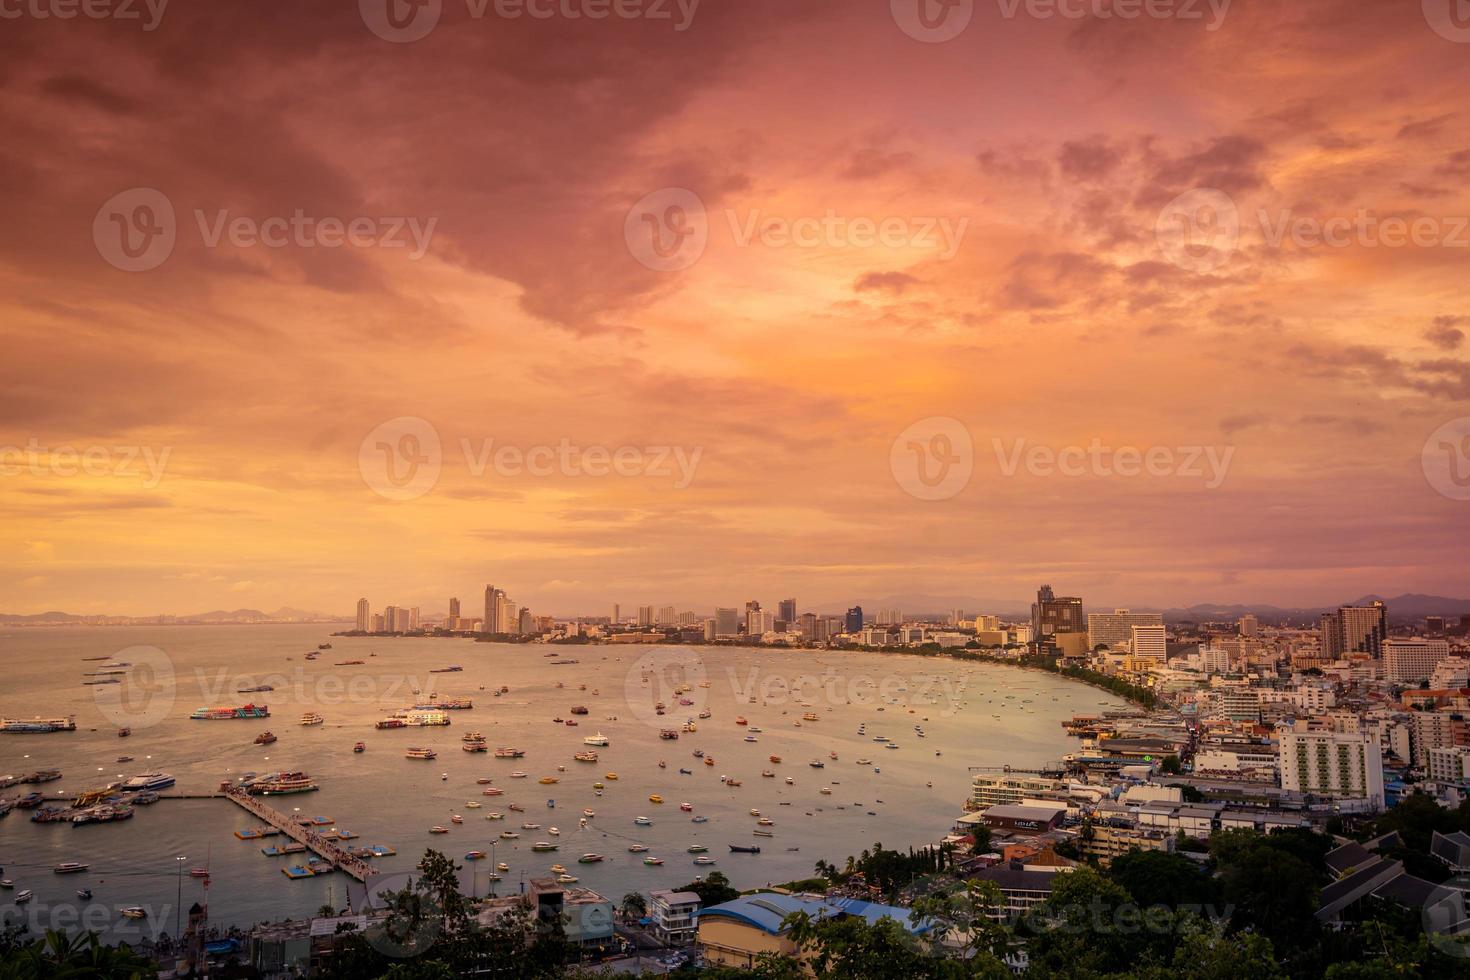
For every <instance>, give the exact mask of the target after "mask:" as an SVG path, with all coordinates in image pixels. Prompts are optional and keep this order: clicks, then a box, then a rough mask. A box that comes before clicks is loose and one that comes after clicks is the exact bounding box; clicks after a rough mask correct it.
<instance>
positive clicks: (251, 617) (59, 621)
mask: <svg viewBox="0 0 1470 980" xmlns="http://www.w3.org/2000/svg"><path fill="white" fill-rule="evenodd" d="M348 619H350V617H347V616H334V615H330V614H328V613H319V612H309V611H307V610H304V609H291V608H281V609H277V610H276V611H275V612H270V613H267V612H261V611H260V610H259V609H235V610H224V609H215V610H213V611H211V612H203V613H195V614H193V615H190V616H167V615H163V616H116V615H110V614H98V615H90V616H79V615H76V614H75V613H67V612H44V613H31V614H29V615H18V614H14V613H0V625H6V626H64V625H66V624H68V623H93V624H96V623H115V624H123V625H126V624H129V623H138V624H147V623H160V622H162V623H283V622H303V621H305V622H345V621H347V620H348Z"/></svg>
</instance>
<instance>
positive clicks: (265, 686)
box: [235, 684, 275, 694]
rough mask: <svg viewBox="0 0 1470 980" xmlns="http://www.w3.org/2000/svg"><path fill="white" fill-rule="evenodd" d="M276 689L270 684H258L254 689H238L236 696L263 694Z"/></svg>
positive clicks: (236, 689)
mask: <svg viewBox="0 0 1470 980" xmlns="http://www.w3.org/2000/svg"><path fill="white" fill-rule="evenodd" d="M274 690H275V688H274V687H272V686H271V685H269V684H257V685H255V686H254V687H237V688H235V693H236V694H261V693H263V692H265V691H274Z"/></svg>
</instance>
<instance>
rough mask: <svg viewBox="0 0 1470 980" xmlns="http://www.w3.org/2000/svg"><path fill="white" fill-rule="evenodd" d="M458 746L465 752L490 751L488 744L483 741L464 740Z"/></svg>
mask: <svg viewBox="0 0 1470 980" xmlns="http://www.w3.org/2000/svg"><path fill="white" fill-rule="evenodd" d="M460 748H462V749H464V750H465V751H466V752H489V751H490V746H488V745H486V744H485V743H484V742H465V743H464V744H463V745H461V746H460Z"/></svg>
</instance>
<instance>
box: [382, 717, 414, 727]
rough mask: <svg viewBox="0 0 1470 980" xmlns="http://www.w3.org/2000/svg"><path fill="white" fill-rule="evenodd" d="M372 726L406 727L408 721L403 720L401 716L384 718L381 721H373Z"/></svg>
mask: <svg viewBox="0 0 1470 980" xmlns="http://www.w3.org/2000/svg"><path fill="white" fill-rule="evenodd" d="M373 727H374V728H407V727H408V722H406V721H404V720H403V719H402V718H384V719H383V720H382V721H379V722H375V723H374V724H373Z"/></svg>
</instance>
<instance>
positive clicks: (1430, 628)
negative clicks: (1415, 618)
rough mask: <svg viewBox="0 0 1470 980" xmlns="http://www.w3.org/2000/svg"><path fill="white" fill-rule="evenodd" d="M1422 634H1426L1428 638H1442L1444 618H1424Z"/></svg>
mask: <svg viewBox="0 0 1470 980" xmlns="http://www.w3.org/2000/svg"><path fill="white" fill-rule="evenodd" d="M1424 632H1425V633H1428V634H1429V635H1430V636H1444V617H1443V616H1426V617H1424Z"/></svg>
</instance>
